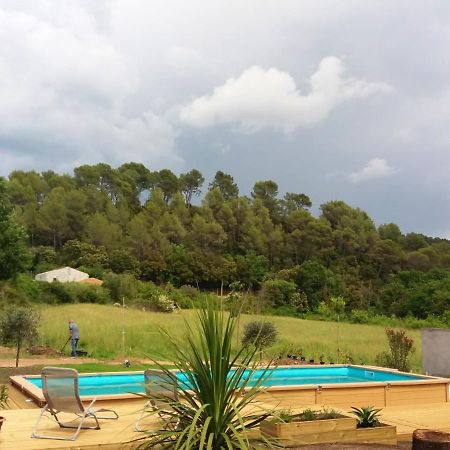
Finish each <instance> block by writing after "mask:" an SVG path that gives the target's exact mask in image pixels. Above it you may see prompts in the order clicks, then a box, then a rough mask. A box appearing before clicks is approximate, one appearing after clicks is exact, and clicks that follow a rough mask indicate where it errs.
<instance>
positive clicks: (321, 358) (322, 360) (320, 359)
mask: <svg viewBox="0 0 450 450" xmlns="http://www.w3.org/2000/svg"><path fill="white" fill-rule="evenodd" d="M319 363H320V365H321V366H323V365H324V364H325V356H324V355H320V356H319Z"/></svg>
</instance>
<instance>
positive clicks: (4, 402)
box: [0, 384, 8, 429]
mask: <svg viewBox="0 0 450 450" xmlns="http://www.w3.org/2000/svg"><path fill="white" fill-rule="evenodd" d="M7 406H8V386H6V385H4V384H2V385H0V409H5V408H6V407H7ZM4 421H5V418H4V417H2V416H0V429H1V428H2V425H3V422H4Z"/></svg>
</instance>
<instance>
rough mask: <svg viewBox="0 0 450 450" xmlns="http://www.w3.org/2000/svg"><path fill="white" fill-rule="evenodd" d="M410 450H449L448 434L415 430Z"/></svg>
mask: <svg viewBox="0 0 450 450" xmlns="http://www.w3.org/2000/svg"><path fill="white" fill-rule="evenodd" d="M412 450H450V434H449V433H444V432H441V431H433V430H415V431H414V433H413V444H412Z"/></svg>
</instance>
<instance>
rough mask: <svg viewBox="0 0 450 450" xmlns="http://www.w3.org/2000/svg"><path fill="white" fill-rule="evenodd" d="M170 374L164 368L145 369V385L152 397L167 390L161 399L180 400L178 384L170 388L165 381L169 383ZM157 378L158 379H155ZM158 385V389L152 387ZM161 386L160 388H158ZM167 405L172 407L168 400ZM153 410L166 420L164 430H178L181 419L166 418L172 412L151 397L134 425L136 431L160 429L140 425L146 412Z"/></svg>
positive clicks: (147, 393)
mask: <svg viewBox="0 0 450 450" xmlns="http://www.w3.org/2000/svg"><path fill="white" fill-rule="evenodd" d="M158 378H159V380H160V381H159V382H158V381H157V379H158ZM168 378H169V377H168V376H167V374H166V373H165V372H164V371H162V370H158V369H146V370H145V371H144V385H145V393H146V395H147V396H149V397H151V396H154V395H155V393H163V392H167V393H166V394H161V401H162V402H163V401H164V400H165V399H167V400H169V399H171V400H173V401H178V389H177V386H176V385H175V384H173V390H172V389H168V388H167V387H166V388H165V383H167V380H168ZM155 379H156V381H155ZM155 385H156V387H157V389H152V386H155ZM158 387H159V389H158ZM169 387H172V385H171V384H170V385H169ZM167 405H168V406H169V407H170V403H169V402H167ZM152 412H157V414H158V416H159V417H160V418H161V419H162V420H163V421H165V422H166V423H165V425H164V427H163V429H164V430H169V429H173V430H176V429H177V428H178V426H179V424H180V419H179V418H178V419H177V420H176V422H170V421H167V420H165V419H166V417H167V415H168V414H170V412H169V411H166V410H164V409H162V408H160V407H159V406H158V405H157V403H156V401H155V399H154V398H150V399H149V400H148V401H147V403H146V404H145V405H144V407H143V408H142V410H141V413H140V415H139V418H138V420H137V422H136V424H135V426H134V431H139V432H151V431H160V430H148V429H143V428H141V426H140V422H141V420H142V419H143V417H144V415H145V414H146V413H152Z"/></svg>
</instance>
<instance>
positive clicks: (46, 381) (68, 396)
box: [31, 367, 119, 441]
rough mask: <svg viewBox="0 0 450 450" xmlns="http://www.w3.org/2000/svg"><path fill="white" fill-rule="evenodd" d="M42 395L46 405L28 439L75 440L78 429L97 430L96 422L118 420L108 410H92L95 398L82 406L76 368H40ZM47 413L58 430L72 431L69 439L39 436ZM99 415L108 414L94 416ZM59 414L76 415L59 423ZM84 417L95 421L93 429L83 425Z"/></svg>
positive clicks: (98, 425) (114, 414)
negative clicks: (43, 417) (73, 418)
mask: <svg viewBox="0 0 450 450" xmlns="http://www.w3.org/2000/svg"><path fill="white" fill-rule="evenodd" d="M41 378H42V392H43V393H44V398H45V401H46V402H47V404H46V405H45V407H44V408H42V411H41V414H40V415H39V418H38V420H37V422H36V425H35V426H34V428H33V432H32V434H31V437H33V438H39V439H60V440H64V441H74V440H75V439H76V438H77V437H78V434H79V433H80V430H81V429H89V430H99V429H100V424H99V422H98V419H118V417H119V416H118V415H117V413H116V412H115V411H113V410H111V409H93V408H92V406H93V405H94V403H95V399H94V400H92V402H91V403H90V404H89V406H87V407H85V406H84V405H83V403H82V402H81V399H80V394H79V392H78V372H77V371H76V370H75V369H65V368H61V367H44V368H43V369H42V374H41ZM46 412H49V413H50V414H51V416H52V417H54V419H55V420H56V422H58V425H59V426H60V427H61V428H75V432H74V433H73V434H72V435H71V436H68V437H65V436H50V435H42V434H38V427H39V422H40V421H41V419H42V416H43V415H44V414H45V413H46ZM99 412H109V413H111V415H110V416H109V415H108V416H107V417H103V416H102V417H100V416H97V413H99ZM59 413H72V414H75V415H76V416H77V418H76V419H75V420H73V421H72V422H61V421H60V420H59V419H58V414H59ZM86 418H91V419H94V420H95V423H96V425H95V426H83V423H84V421H85V419H86Z"/></svg>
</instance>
